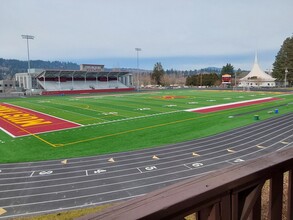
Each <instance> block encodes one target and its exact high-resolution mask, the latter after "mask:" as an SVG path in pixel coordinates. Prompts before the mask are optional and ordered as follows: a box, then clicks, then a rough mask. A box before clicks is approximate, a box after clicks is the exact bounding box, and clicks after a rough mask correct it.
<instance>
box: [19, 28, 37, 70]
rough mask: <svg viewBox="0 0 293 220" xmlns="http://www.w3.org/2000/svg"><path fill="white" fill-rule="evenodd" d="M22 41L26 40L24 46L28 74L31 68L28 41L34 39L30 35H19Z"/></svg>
mask: <svg viewBox="0 0 293 220" xmlns="http://www.w3.org/2000/svg"><path fill="white" fill-rule="evenodd" d="M21 37H22V39H26V45H27V65H28V69H27V72H28V73H29V72H30V69H31V66H30V49H29V42H28V40H33V39H34V38H35V37H34V36H32V35H27V34H23V35H21Z"/></svg>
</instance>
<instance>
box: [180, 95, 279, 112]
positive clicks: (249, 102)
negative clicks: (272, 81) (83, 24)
mask: <svg viewBox="0 0 293 220" xmlns="http://www.w3.org/2000/svg"><path fill="white" fill-rule="evenodd" d="M279 99H280V98H274V97H266V98H260V99H252V100H245V101H240V102H232V103H225V104H220V105H212V106H205V107H200V108H193V109H187V110H185V111H187V112H197V113H210V112H217V111H222V110H226V109H231V108H238V107H244V106H250V105H255V104H260V103H263V102H271V101H275V100H279ZM207 101H208V100H207Z"/></svg>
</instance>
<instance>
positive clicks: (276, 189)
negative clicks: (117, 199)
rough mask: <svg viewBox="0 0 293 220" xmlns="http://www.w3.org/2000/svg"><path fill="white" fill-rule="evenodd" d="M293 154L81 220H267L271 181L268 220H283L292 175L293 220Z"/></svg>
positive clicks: (290, 207)
mask: <svg viewBox="0 0 293 220" xmlns="http://www.w3.org/2000/svg"><path fill="white" fill-rule="evenodd" d="M292 170H293V148H289V149H286V150H283V151H278V152H275V153H272V154H268V155H266V156H263V157H261V158H258V159H254V160H250V161H247V162H242V163H239V164H236V165H233V166H230V167H227V168H224V169H222V170H218V171H215V172H212V173H209V174H206V175H203V176H200V177H196V178H192V179H188V180H186V181H182V182H179V183H177V184H174V185H171V186H168V187H166V188H163V189H160V190H157V191H154V192H151V193H148V194H146V195H145V196H142V197H139V198H135V199H132V200H129V201H126V202H124V203H121V204H119V205H116V206H113V207H111V208H109V209H106V210H104V211H102V212H100V213H96V214H91V215H87V216H84V217H82V218H80V219H82V220H85V219H87V220H90V219H99V220H102V219H107V220H108V219H124V220H131V219H151V220H155V219H168V220H170V219H184V217H185V216H187V215H189V214H192V213H195V215H196V219H197V220H261V219H263V217H262V214H261V197H262V188H263V185H264V183H265V182H266V181H267V180H269V182H270V187H269V193H270V196H269V208H268V219H270V220H281V219H282V204H283V202H282V200H283V174H284V173H285V172H288V189H287V190H286V192H287V201H286V202H287V212H286V213H285V215H286V216H287V220H293V203H292V197H293V190H292Z"/></svg>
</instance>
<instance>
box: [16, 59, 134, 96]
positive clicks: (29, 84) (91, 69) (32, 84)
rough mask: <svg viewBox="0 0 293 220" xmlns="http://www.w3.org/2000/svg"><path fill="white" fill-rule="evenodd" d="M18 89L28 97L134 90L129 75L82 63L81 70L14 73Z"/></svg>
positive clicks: (34, 70) (126, 72)
mask: <svg viewBox="0 0 293 220" xmlns="http://www.w3.org/2000/svg"><path fill="white" fill-rule="evenodd" d="M15 79H16V81H17V82H18V85H19V88H20V89H21V90H22V91H25V93H26V94H27V95H32V94H43V95H54V94H80V93H97V92H118V91H133V90H134V88H133V86H132V84H133V83H132V81H133V79H132V74H131V73H129V71H120V70H119V69H111V70H105V69H104V65H95V64H81V65H80V70H63V69H62V70H58V69H30V71H29V73H16V74H15Z"/></svg>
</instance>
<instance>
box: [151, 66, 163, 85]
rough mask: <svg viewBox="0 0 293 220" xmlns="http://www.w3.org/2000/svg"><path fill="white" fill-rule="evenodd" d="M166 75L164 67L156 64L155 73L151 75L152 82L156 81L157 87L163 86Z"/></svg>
mask: <svg viewBox="0 0 293 220" xmlns="http://www.w3.org/2000/svg"><path fill="white" fill-rule="evenodd" d="M164 74H165V71H164V69H163V66H162V64H161V63H160V62H158V63H156V64H155V66H154V69H153V73H152V75H151V78H152V80H154V81H155V83H156V84H157V85H162V78H163V76H164Z"/></svg>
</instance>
